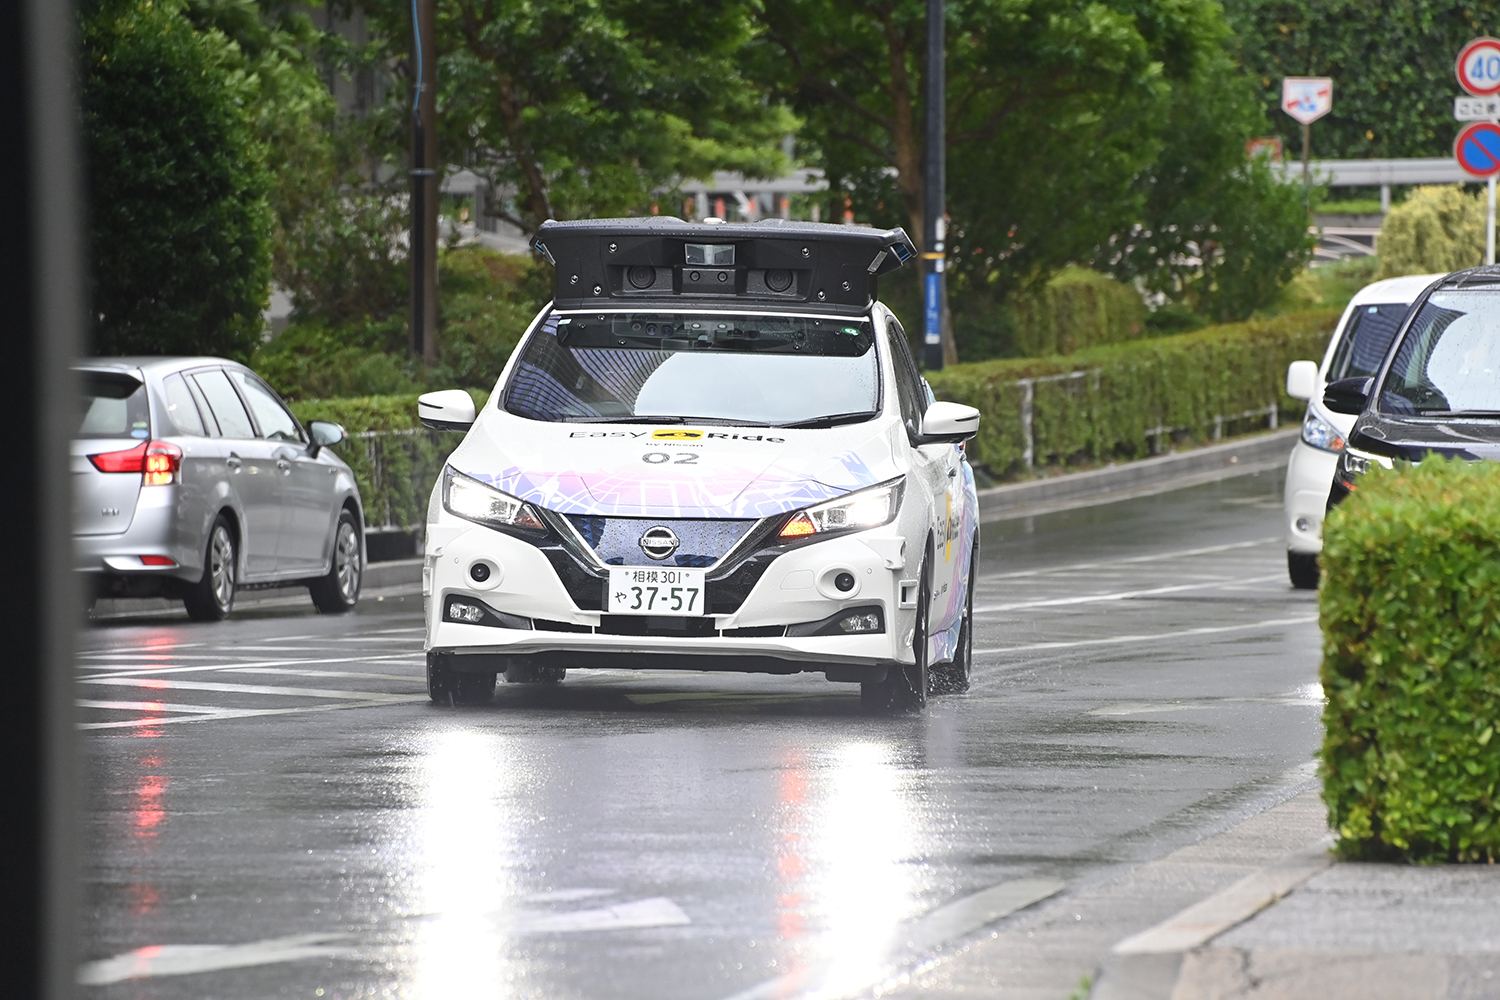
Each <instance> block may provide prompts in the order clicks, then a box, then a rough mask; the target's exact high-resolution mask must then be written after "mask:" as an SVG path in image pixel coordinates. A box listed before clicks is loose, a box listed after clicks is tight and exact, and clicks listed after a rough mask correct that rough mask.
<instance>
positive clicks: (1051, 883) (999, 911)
mask: <svg viewBox="0 0 1500 1000" xmlns="http://www.w3.org/2000/svg"><path fill="white" fill-rule="evenodd" d="M1065 888H1067V883H1066V882H1059V881H1057V880H1056V879H1047V878H1022V879H1014V880H1012V881H1009V882H1001V883H1000V884H999V885H993V886H990V887H989V888H988V889H984V890H981V891H980V892H976V893H974V894H973V895H972V896H965V897H964V898H962V899H958V900H954V901H953V902H951V903H947V904H945V905H943V906H939V907H937V908H936V909H934V910H929V911H928V912H927V913H925V914H923V915H922V916H920V917H918V918H917V919H915V920H912V921H910V922H909V923H907V924H904V925H903V926H901V927H899V928H897V929H896V933H895V935H894V938H893V940H892V942H891V951H892V952H893V954H892V955H891V959H892V960H893V962H897V961H899V962H903V963H905V962H911V961H912V960H914V959H916V958H919V957H921V956H922V955H924V954H925V953H927V952H931V951H932V950H933V949H935V948H937V947H939V946H940V945H942V944H944V943H945V942H948V941H952V940H954V939H955V938H960V937H963V936H964V935H966V934H970V933H972V932H974V931H976V930H978V929H979V928H981V927H984V926H985V925H987V924H992V923H994V922H995V921H997V920H999V919H1001V918H1002V917H1008V916H1010V915H1011V914H1012V913H1015V912H1016V911H1017V910H1021V909H1025V908H1026V907H1028V906H1031V905H1032V904H1033V903H1039V902H1041V901H1042V900H1044V899H1046V898H1047V897H1048V896H1052V895H1055V894H1057V893H1058V892H1061V891H1062V890H1063V889H1065ZM832 965H833V963H832V961H828V962H824V963H821V964H818V965H815V966H813V967H811V968H804V969H794V970H793V971H791V972H788V973H786V974H785V975H781V976H777V977H776V978H775V979H768V980H766V981H765V982H763V983H760V984H759V985H757V986H752V987H750V989H748V990H744V991H742V992H740V993H736V994H734V996H733V997H731V998H730V1000H793V998H797V1000H814V998H818V1000H833V998H835V997H843V996H847V995H849V994H851V993H863V992H864V991H865V990H867V989H868V988H869V987H871V986H874V985H876V984H877V983H879V982H881V981H882V980H884V979H885V978H886V977H887V976H888V975H889V973H890V972H891V970H890V969H888V968H885V969H882V968H871V969H868V970H866V971H865V972H864V973H863V974H860V975H857V976H849V977H845V978H842V979H840V980H839V981H836V982H834V981H829V980H828V978H827V977H828V973H829V972H830V971H831V969H832Z"/></svg>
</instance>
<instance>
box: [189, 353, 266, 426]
mask: <svg viewBox="0 0 1500 1000" xmlns="http://www.w3.org/2000/svg"><path fill="white" fill-rule="evenodd" d="M193 381H194V382H196V383H198V388H199V390H201V391H202V393H203V396H204V398H205V399H207V400H208V408H209V409H210V410H212V411H213V415H214V419H215V420H217V421H218V422H219V433H220V434H222V435H223V436H224V437H227V438H253V437H255V428H254V427H253V426H251V424H250V414H248V413H246V412H245V404H243V403H241V402H240V397H239V393H237V392H235V391H234V386H232V385H230V384H229V376H227V375H225V374H224V373H223V372H222V371H220V370H219V369H217V368H215V369H213V370H212V371H206V372H198V373H197V374H196V375H194V376H193Z"/></svg>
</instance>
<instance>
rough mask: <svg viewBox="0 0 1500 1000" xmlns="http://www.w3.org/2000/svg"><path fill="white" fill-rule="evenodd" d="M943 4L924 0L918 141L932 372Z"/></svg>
mask: <svg viewBox="0 0 1500 1000" xmlns="http://www.w3.org/2000/svg"><path fill="white" fill-rule="evenodd" d="M943 29H944V24H943V0H927V75H926V77H925V78H924V79H923V81H922V83H923V90H924V91H925V97H926V105H927V107H926V111H925V114H924V125H925V135H924V136H923V141H922V158H923V163H922V313H923V316H922V344H923V349H922V360H923V363H924V364H925V366H926V367H927V368H929V369H932V370H934V371H935V370H938V369H941V368H942V367H943V335H944V333H945V332H946V331H945V330H944V329H943V325H944V324H943V320H944V318H945V317H944V315H943V314H944V313H945V312H946V311H947V310H946V309H945V308H944V306H945V305H946V300H947V296H946V295H944V294H943V292H944V288H943V282H944V280H945V278H944V275H943V263H944V260H945V259H946V258H945V250H946V247H945V245H944V241H945V239H946V238H947V235H948V233H947V229H948V226H947V223H946V222H945V221H944V219H943V212H944V207H943V206H944V202H945V201H946V199H945V198H944V196H943V195H944V192H943V178H944V174H946V172H947V159H948V157H947V155H946V148H945V143H946V142H947V139H946V129H945V128H944V125H945V124H946V123H945V121H944V118H945V110H944V109H945V107H946V93H945V91H946V81H945V79H944V77H945V58H944V37H943V36H944V30H943Z"/></svg>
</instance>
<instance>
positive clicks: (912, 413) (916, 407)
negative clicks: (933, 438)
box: [886, 317, 927, 431]
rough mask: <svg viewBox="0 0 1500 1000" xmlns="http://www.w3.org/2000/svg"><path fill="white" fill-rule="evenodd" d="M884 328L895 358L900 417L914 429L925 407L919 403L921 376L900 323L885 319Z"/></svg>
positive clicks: (893, 319)
mask: <svg viewBox="0 0 1500 1000" xmlns="http://www.w3.org/2000/svg"><path fill="white" fill-rule="evenodd" d="M886 329H887V330H888V332H889V333H890V344H891V356H892V357H894V358H895V359H896V364H895V369H896V370H895V372H893V374H894V375H895V376H896V395H897V397H898V401H899V402H900V404H901V419H902V420H903V421H904V422H905V423H906V426H907V427H908V428H910V429H911V430H913V431H915V430H918V429H920V428H921V426H922V414H923V412H925V411H926V409H927V408H926V407H925V406H923V405H922V404H921V400H922V395H923V394H922V393H921V392H920V391H919V390H918V388H917V387H918V386H919V385H920V384H921V382H922V377H921V376H920V375H918V374H917V364H916V362H915V361H913V360H912V357H911V348H910V347H908V346H907V344H906V333H905V332H904V331H903V330H902V329H901V324H900V323H898V322H896V320H895V318H894V317H892V318H890V319H888V320H886Z"/></svg>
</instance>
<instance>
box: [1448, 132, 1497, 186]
mask: <svg viewBox="0 0 1500 1000" xmlns="http://www.w3.org/2000/svg"><path fill="white" fill-rule="evenodd" d="M1453 157H1454V159H1456V160H1458V165H1459V166H1460V167H1463V168H1464V172H1465V173H1467V174H1469V175H1470V176H1473V177H1493V176H1494V175H1495V174H1500V125H1494V124H1491V123H1490V122H1471V123H1470V124H1468V125H1465V126H1464V129H1463V131H1462V132H1460V133H1458V138H1457V139H1454V140H1453Z"/></svg>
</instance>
